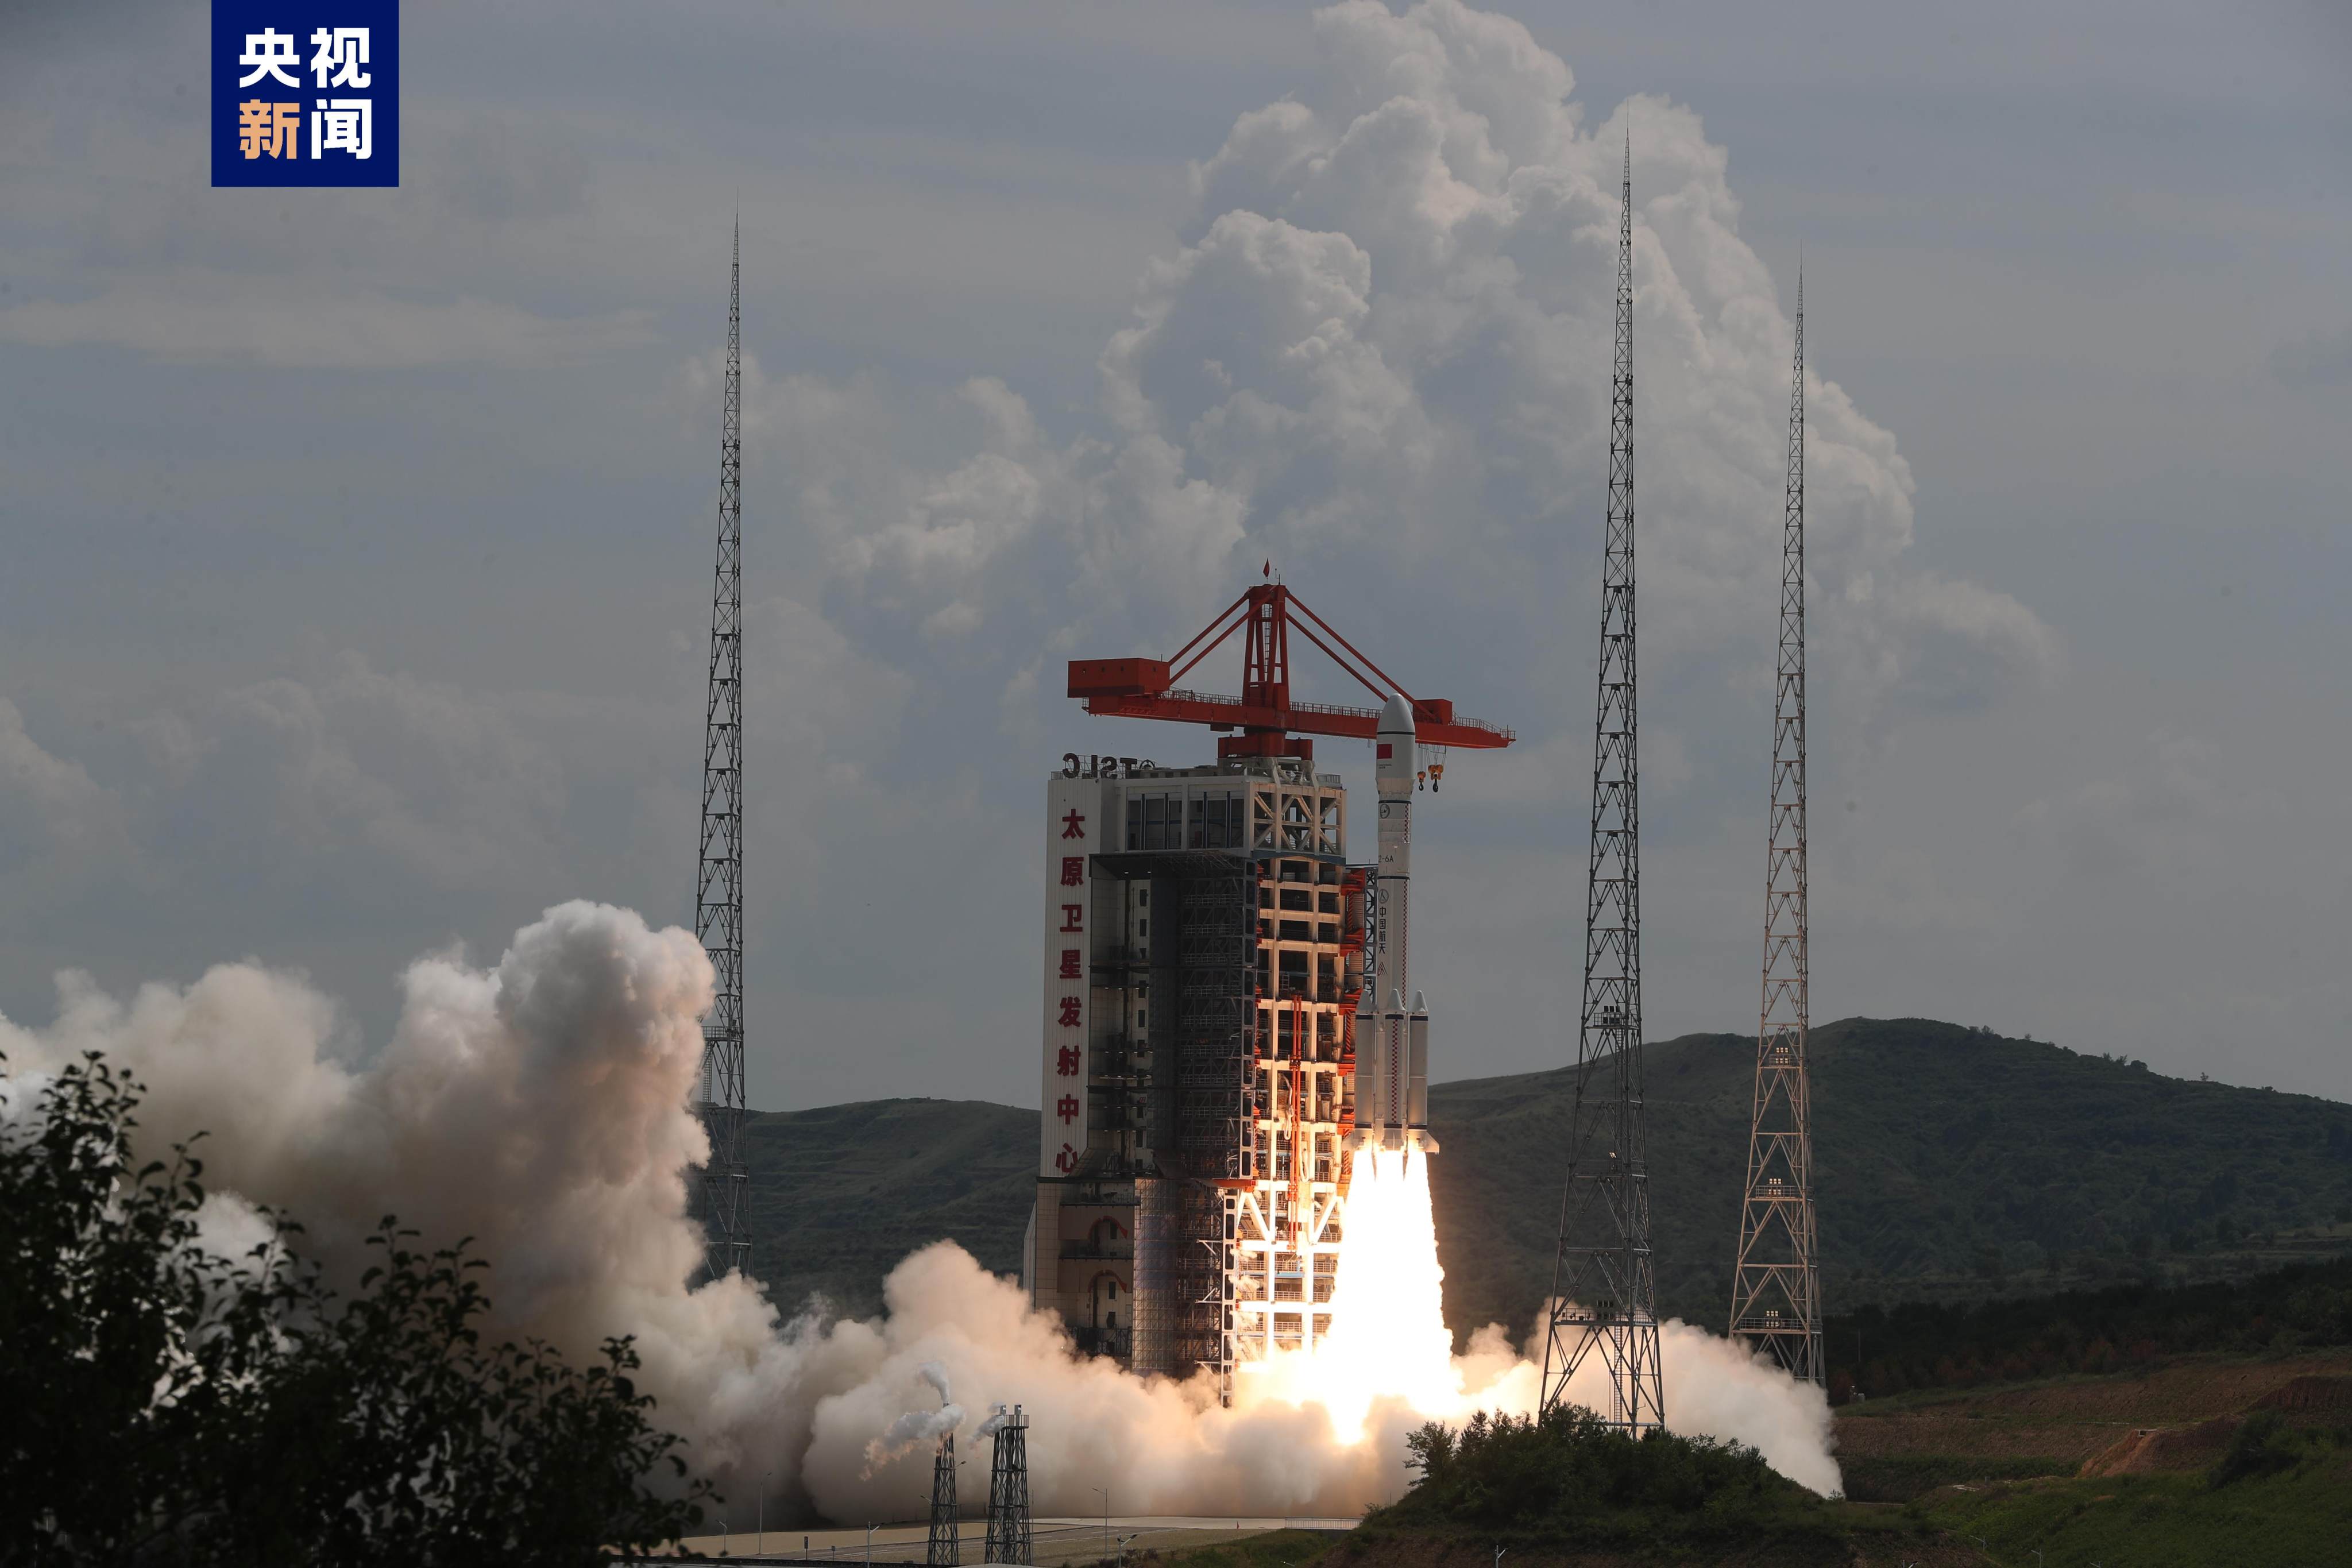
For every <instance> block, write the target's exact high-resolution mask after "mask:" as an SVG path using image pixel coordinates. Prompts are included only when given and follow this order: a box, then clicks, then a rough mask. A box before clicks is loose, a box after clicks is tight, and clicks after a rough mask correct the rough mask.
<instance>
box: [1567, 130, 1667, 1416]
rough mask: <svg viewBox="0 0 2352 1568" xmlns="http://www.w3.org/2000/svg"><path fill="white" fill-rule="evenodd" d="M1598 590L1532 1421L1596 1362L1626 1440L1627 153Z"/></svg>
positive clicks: (1633, 1040) (1657, 1399) (1637, 1172)
mask: <svg viewBox="0 0 2352 1568" xmlns="http://www.w3.org/2000/svg"><path fill="white" fill-rule="evenodd" d="M1606 545H1607V560H1606V563H1605V564H1604V566H1603V568H1602V572H1601V679H1600V700H1599V707H1598V710H1597V714H1596V717H1595V719H1594V721H1593V752H1592V846H1591V860H1590V863H1589V870H1588V873H1587V875H1588V880H1587V883H1586V899H1585V925H1584V1010H1583V1014H1582V1016H1581V1018H1580V1021H1579V1024H1578V1027H1577V1037H1576V1100H1575V1104H1574V1109H1573V1110H1571V1112H1570V1126H1569V1149H1568V1185H1567V1191H1566V1192H1565V1194H1562V1197H1561V1200H1560V1213H1559V1251H1558V1253H1557V1254H1556V1255H1555V1257H1554V1260H1553V1264H1552V1287H1551V1300H1550V1304H1549V1320H1550V1321H1549V1327H1548V1329H1547V1331H1546V1333H1545V1336H1544V1372H1543V1412H1544V1414H1545V1415H1549V1414H1551V1412H1552V1411H1554V1410H1556V1409H1558V1408H1559V1406H1560V1405H1562V1404H1563V1403H1564V1402H1565V1401H1566V1399H1567V1395H1568V1387H1569V1383H1570V1379H1571V1378H1573V1377H1574V1376H1575V1375H1576V1373H1577V1371H1578V1369H1579V1368H1580V1367H1581V1366H1582V1365H1583V1364H1584V1362H1585V1359H1586V1358H1587V1357H1589V1356H1591V1354H1592V1353H1593V1352H1595V1351H1598V1352H1600V1356H1601V1363H1602V1365H1603V1366H1604V1367H1605V1368H1606V1369H1607V1371H1608V1374H1609V1389H1610V1397H1609V1407H1608V1408H1607V1409H1605V1410H1602V1411H1600V1412H1599V1414H1600V1415H1601V1418H1602V1419H1603V1420H1605V1421H1607V1422H1608V1423H1609V1424H1610V1425H1611V1426H1615V1427H1617V1428H1618V1429H1620V1430H1622V1431H1629V1432H1643V1431H1646V1430H1649V1429H1650V1428H1653V1427H1657V1426H1664V1422H1665V1394H1664V1382H1663V1379H1662V1376H1661V1374H1660V1371H1659V1366H1658V1312H1657V1279H1656V1272H1655V1268H1654V1264H1653V1262H1652V1259H1651V1256H1650V1184H1649V1170H1648V1166H1647V1165H1646V1164H1645V1163H1644V1160H1643V1147H1642V898H1641V864H1642V854H1641V824H1642V816H1641V809H1640V795H1639V780H1640V769H1639V767H1638V766H1637V765H1636V759H1637V750H1636V747H1635V745H1634V734H1635V726H1634V684H1633V140H1632V134H1631V132H1630V130H1629V132H1628V133H1627V139H1626V143H1625V172H1624V183H1623V184H1622V189H1621V208H1620V213H1619V216H1618V220H1617V360H1616V371H1615V376H1614V381H1613V384H1612V392H1611V396H1610V406H1609V522H1608V534H1607V540H1606Z"/></svg>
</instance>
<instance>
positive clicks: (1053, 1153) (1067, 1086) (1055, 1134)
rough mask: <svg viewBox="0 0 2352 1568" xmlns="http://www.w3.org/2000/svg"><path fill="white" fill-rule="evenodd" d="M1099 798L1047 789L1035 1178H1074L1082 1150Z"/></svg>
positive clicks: (1082, 788) (1072, 785) (1094, 790)
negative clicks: (1092, 860) (1091, 861)
mask: <svg viewBox="0 0 2352 1568" xmlns="http://www.w3.org/2000/svg"><path fill="white" fill-rule="evenodd" d="M1100 811H1101V792H1100V790H1099V788H1098V787H1097V786H1094V785H1091V784H1087V783H1086V782H1085V781H1083V780H1071V781H1067V782H1065V781H1063V780H1059V779H1056V780H1055V781H1054V782H1053V784H1052V785H1051V786H1050V787H1049V788H1048V789H1047V790H1046V824H1045V996H1044V1023H1045V1085H1044V1092H1043V1094H1042V1095H1040V1097H1039V1100H1038V1104H1039V1105H1040V1106H1041V1107H1043V1109H1044V1115H1043V1116H1042V1117H1041V1118H1040V1121H1041V1123H1042V1131H1041V1134H1040V1143H1039V1148H1038V1165H1037V1173H1038V1174H1039V1175H1041V1176H1068V1175H1073V1174H1075V1173H1076V1172H1077V1169H1078V1163H1079V1161H1080V1160H1081V1159H1082V1158H1083V1157H1084V1156H1085V1154H1086V1148H1087V984H1088V975H1089V973H1090V972H1091V968H1092V965H1091V963H1090V955H1089V950H1088V947H1087V943H1088V941H1089V938H1088V935H1087V925H1088V911H1089V910H1091V909H1092V907H1093V900H1092V898H1091V896H1090V894H1089V891H1088V884H1089V881H1090V878H1089V876H1088V859H1087V858H1088V856H1089V855H1091V854H1092V853H1093V851H1094V850H1095V848H1096V847H1097V843H1098V841H1099V837H1100V825H1099V824H1098V823H1097V822H1096V821H1095V820H1094V819H1095V818H1096V817H1097V816H1098V815H1099V814H1100Z"/></svg>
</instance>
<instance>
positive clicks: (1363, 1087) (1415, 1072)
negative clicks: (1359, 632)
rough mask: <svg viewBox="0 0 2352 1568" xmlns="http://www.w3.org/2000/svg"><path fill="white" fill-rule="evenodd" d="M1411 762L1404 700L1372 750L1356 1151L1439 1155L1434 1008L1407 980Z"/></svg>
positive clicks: (1394, 703)
mask: <svg viewBox="0 0 2352 1568" xmlns="http://www.w3.org/2000/svg"><path fill="white" fill-rule="evenodd" d="M1414 756H1415V747H1414V743H1413V726H1412V709H1411V708H1410V707H1408V706H1407V705H1406V703H1405V700H1404V699H1403V698H1402V697H1391V698H1390V699H1389V700H1388V703H1387V705H1386V706H1385V707H1383V708H1382V709H1381V721H1380V728H1379V731H1378V733H1377V735H1376V737H1375V740H1374V746H1373V763H1372V776H1373V780H1374V782H1375V784H1377V785H1378V786H1379V790H1380V801H1381V821H1380V850H1381V861H1380V868H1379V871H1378V872H1377V874H1376V875H1377V893H1376V898H1377V908H1378V911H1379V914H1378V920H1377V922H1376V923H1375V925H1374V927H1373V932H1372V949H1371V952H1370V957H1369V960H1368V963H1367V966H1366V967H1367V969H1368V971H1369V973H1366V974H1365V976H1364V989H1363V994H1362V996H1361V997H1360V999H1359V1001H1358V1002H1357V1005H1356V1131H1355V1143H1356V1146H1357V1147H1359V1148H1367V1149H1391V1150H1396V1151H1399V1152H1410V1151H1412V1150H1414V1149H1420V1150H1422V1151H1423V1152H1430V1153H1434V1152H1436V1149H1437V1141H1436V1140H1435V1139H1433V1138H1432V1137H1431V1136H1430V1135H1429V1007H1428V1004H1427V1003H1426V1002H1425V1001H1424V1000H1423V997H1422V995H1421V993H1419V992H1418V991H1415V990H1413V989H1412V974H1411V973H1410V965H1411V959H1412V918H1411V910H1412V789H1413V760H1414ZM1408 996H1409V997H1411V998H1412V1010H1411V1011H1410V1012H1408V1011H1407V1010H1406V1007H1405V998H1407V997H1408Z"/></svg>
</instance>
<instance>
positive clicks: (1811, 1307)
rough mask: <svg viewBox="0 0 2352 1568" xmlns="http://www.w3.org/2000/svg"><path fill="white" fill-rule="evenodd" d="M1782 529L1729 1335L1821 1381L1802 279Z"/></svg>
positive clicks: (1792, 1370) (1792, 1373) (1801, 282)
mask: <svg viewBox="0 0 2352 1568" xmlns="http://www.w3.org/2000/svg"><path fill="white" fill-rule="evenodd" d="M1781 517H1782V521H1781V527H1780V666H1779V670H1778V674H1777V677H1776V679H1775V681H1774V685H1773V700H1772V817H1771V829H1770V838H1771V847H1770V851H1769V859H1768V860H1767V862H1766V870H1765V878H1764V1005H1763V1016H1762V1018H1761V1021H1760V1022H1759V1026H1758V1027H1757V1031H1756V1099H1755V1113H1754V1116H1753V1118H1752V1119H1751V1120H1750V1121H1749V1124H1748V1126H1749V1131H1748V1187H1747V1193H1746V1196H1745V1198H1744V1200H1743V1201H1742V1202H1741V1204H1740V1205H1739V1251H1738V1258H1737V1262H1736V1265H1735V1267H1734V1269H1733V1274H1732V1286H1731V1331H1732V1333H1733V1334H1734V1335H1735V1336H1737V1337H1738V1338H1740V1339H1743V1340H1746V1341H1747V1342H1748V1343H1749V1344H1750V1345H1752V1346H1755V1347H1757V1348H1759V1349H1762V1350H1769V1351H1770V1352H1772V1359H1773V1360H1774V1361H1775V1362H1777V1363H1780V1365H1781V1366H1783V1367H1785V1368H1787V1369H1788V1372H1789V1374H1790V1376H1792V1377H1801V1378H1806V1379H1809V1380H1810V1381H1811V1382H1814V1383H1819V1382H1821V1381H1822V1370H1823V1369H1822V1295H1821V1254H1820V1250H1819V1245H1818V1244H1819V1237H1818V1236H1817V1234H1816V1233H1815V1230H1814V1227H1813V1108H1812V1086H1811V1080H1810V1078H1809V1076H1808V1072H1809V1069H1808V1066H1807V1060H1806V1058H1807V1048H1808V1047H1807V1029H1808V1019H1809V1015H1810V1012H1811V997H1810V995H1809V994H1808V992H1807V987H1808V985H1809V984H1810V982H1811V964H1810V955H1809V954H1808V952H1807V951H1806V910H1805V279H1804V277H1803V275H1802V274H1801V273H1800V274H1799V275H1798V278H1797V346H1796V356H1795V368H1794V370H1793V371H1791V373H1790V389H1789V491H1788V500H1787V503H1786V506H1785V507H1784V509H1783V511H1782V514H1781Z"/></svg>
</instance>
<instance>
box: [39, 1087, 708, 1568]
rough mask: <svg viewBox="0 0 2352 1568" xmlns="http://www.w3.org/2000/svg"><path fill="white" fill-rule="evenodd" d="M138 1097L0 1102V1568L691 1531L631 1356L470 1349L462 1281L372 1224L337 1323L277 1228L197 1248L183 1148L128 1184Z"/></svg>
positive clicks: (115, 1094)
mask: <svg viewBox="0 0 2352 1568" xmlns="http://www.w3.org/2000/svg"><path fill="white" fill-rule="evenodd" d="M139 1092H140V1091H139V1088H138V1086H137V1085H136V1084H135V1083H133V1082H132V1081H131V1080H130V1079H126V1078H123V1077H121V1076H119V1075H118V1074H116V1073H115V1072H113V1071H112V1070H111V1069H110V1068H109V1067H108V1066H107V1065H106V1063H105V1062H104V1061H103V1060H102V1059H100V1058H98V1057H96V1056H95V1055H93V1056H90V1057H89V1058H85V1059H84V1060H83V1061H82V1062H80V1063H79V1064H76V1065H74V1066H72V1067H69V1068H66V1069H64V1070H63V1071H61V1072H59V1073H58V1075H57V1076H56V1077H55V1078H54V1079H51V1080H50V1081H49V1082H48V1083H47V1085H46V1086H43V1087H41V1088H39V1089H38V1090H37V1093H34V1092H33V1090H32V1089H31V1086H30V1085H28V1084H27V1082H26V1080H25V1079H7V1078H0V1410H5V1411H6V1412H7V1413H8V1415H7V1419H6V1420H5V1421H0V1563H10V1564H13V1563H36V1562H37V1563H100V1562H103V1563H110V1564H112V1563H158V1564H172V1565H175V1568H176V1565H180V1564H188V1565H192V1568H193V1565H209V1564H214V1563H220V1564H227V1563H236V1564H240V1565H268V1564H277V1563H289V1564H290V1563H304V1564H310V1563H325V1564H347V1563H348V1564H374V1563H384V1564H391V1563H401V1564H404V1565H406V1564H416V1565H422V1568H437V1565H440V1564H457V1563H479V1562H485V1561H496V1562H498V1563H502V1564H507V1563H510V1564H517V1565H522V1564H531V1565H538V1564H571V1563H593V1562H596V1561H598V1560H599V1559H601V1558H602V1557H603V1556H604V1553H605V1552H606V1551H607V1550H609V1549H614V1548H621V1549H627V1550H643V1549H646V1548H649V1547H652V1546H654V1545H656V1544H661V1543H665V1542H670V1541H674V1540H676V1539H677V1537H678V1536H679V1535H681V1534H683V1533H685V1531H687V1530H688V1529H689V1528H690V1527H691V1526H693V1525H694V1524H696V1523H698V1522H699V1521H700V1519H701V1516H702V1509H701V1504H702V1502H703V1500H705V1499H706V1498H709V1496H710V1495H711V1494H710V1491H709V1486H708V1484H707V1483H705V1482H699V1481H698V1482H693V1483H691V1484H688V1482H687V1481H686V1479H685V1476H686V1468H685V1464H684V1461H683V1459H682V1458H680V1457H679V1456H678V1454H677V1452H676V1450H677V1447H679V1446H680V1440H679V1439H678V1438H677V1437H676V1436H673V1435H671V1434H669V1433H667V1432H663V1431H661V1430H659V1429H657V1428H656V1427H655V1426H653V1425H652V1423H651V1421H650V1418H649V1417H650V1413H651V1411H652V1408H653V1400H652V1398H651V1397H650V1396H649V1395H646V1394H642V1393H640V1392H638V1391H637V1389H636V1387H635V1384H634V1383H633V1382H632V1381H631V1379H630V1376H629V1374H630V1373H632V1372H634V1371H635V1368H636V1365H637V1357H636V1352H635V1350H634V1349H633V1348H632V1346H631V1344H630V1342H628V1341H627V1340H625V1339H615V1340H608V1341H606V1342H605V1343H604V1346H603V1349H602V1352H601V1357H600V1359H599V1361H598V1362H597V1363H594V1364H591V1365H589V1366H586V1367H584V1368H581V1367H574V1366H572V1365H571V1364H569V1363H567V1362H565V1360H564V1359H563V1358H562V1356H561V1355H560V1354H558V1353H557V1352H555V1351H554V1350H552V1349H551V1348H550V1347H549V1346H547V1345H545V1344H541V1343H539V1342H535V1341H534V1342H529V1343H525V1344H520V1345H517V1344H513V1343H499V1344H496V1345H491V1346H488V1347H485V1346H484V1345H483V1343H482V1341H481V1336H480V1333H479V1331H478V1329H477V1327H476V1321H477V1320H478V1318H479V1317H480V1316H481V1315H482V1314H483V1313H484V1312H485V1311H486V1310H487V1309H488V1306H489V1300H488V1297H487V1295H486V1294H485V1293H484V1290H483V1287H482V1284H481V1280H480V1276H481V1274H482V1272H483V1271H484V1269H485V1268H486V1267H487V1266H486V1265H485V1263H484V1262H483V1261H482V1260H481V1259H478V1258H469V1257H467V1244H466V1243H464V1242H460V1243H459V1244H457V1246H455V1247H443V1248H439V1249H436V1250H432V1251H426V1250H424V1249H422V1248H420V1247H416V1246H415V1245H413V1244H414V1242H415V1233H414V1232H411V1231H405V1230H403V1229H402V1228H400V1226H399V1225H398V1224H397V1222H396V1221H394V1220H393V1219H391V1218H389V1217H387V1218H386V1219H385V1220H384V1221H383V1224H382V1226H380V1227H379V1228H378V1230H377V1232H376V1234H375V1235H374V1236H373V1237H371V1238H370V1242H369V1245H370V1246H371V1247H373V1248H375V1249H376V1257H375V1261H374V1263H373V1266H372V1267H370V1268H368V1269H367V1271H366V1272H365V1274H364V1275H363V1276H362V1279H361V1281H360V1284H359V1287H358V1289H357V1290H356V1291H355V1292H354V1293H353V1294H352V1296H351V1297H350V1298H349V1299H347V1300H346V1299H343V1298H341V1297H339V1296H338V1295H337V1294H336V1293H335V1292H334V1291H332V1290H331V1289H328V1288H327V1287H326V1286H325V1285H324V1284H323V1283H322V1281H321V1279H320V1273H319V1270H318V1269H317V1268H316V1267H315V1266H313V1265H310V1264H309V1263H307V1262H305V1261H303V1260H302V1259H301V1258H300V1257H299V1254H298V1253H297V1252H296V1250H295V1248H296V1246H297V1244H298V1243H299V1237H300V1228H299V1226H296V1225H294V1224H292V1223H291V1222H290V1221H289V1220H287V1219H286V1218H285V1217H284V1216H282V1215H268V1214H265V1215H264V1217H265V1219H266V1220H268V1223H269V1225H270V1226H271V1232H272V1234H271V1236H270V1238H269V1239H268V1241H266V1242H264V1243H263V1244H262V1245H260V1246H258V1247H256V1248H254V1249H253V1251H252V1252H251V1253H249V1254H247V1256H245V1257H244V1258H227V1257H224V1256H222V1255H220V1254H218V1253H216V1252H214V1251H212V1250H210V1249H209V1248H207V1247H205V1245H204V1243H203V1240H202V1238H201V1237H200V1234H199V1228H198V1224H197V1213H198V1210H199V1209H200V1208H201V1207H202V1205H203V1204H204V1201H205V1191H204V1188H203V1186H202V1185H201V1183H200V1177H201V1175H202V1173H203V1164H202V1162H201V1161H200V1160H198V1159H197V1158H196V1156H195V1154H194V1152H193V1150H192V1149H191V1148H190V1147H189V1146H187V1145H181V1146H176V1147H175V1148H174V1149H173V1158H172V1160H171V1161H170V1162H169V1163H163V1162H154V1163H148V1164H145V1165H138V1164H136V1163H135V1162H134V1157H133V1155H132V1152H131V1130H132V1128H134V1127H135V1126H136V1121H134V1119H133V1117H132V1114H131V1112H132V1110H134V1109H135V1107H136V1105H137V1103H138V1100H139ZM28 1096H29V1097H30V1099H31V1100H32V1103H30V1104H29V1105H28V1104H27V1103H26V1101H27V1098H28ZM664 1472H667V1478H668V1479H667V1483H666V1486H667V1495H664V1494H663V1492H661V1491H658V1490H656V1488H655V1487H654V1486H653V1485H652V1484H651V1482H652V1481H653V1479H655V1478H656V1477H657V1476H659V1475H661V1474H662V1473H664Z"/></svg>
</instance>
